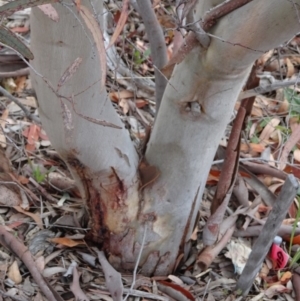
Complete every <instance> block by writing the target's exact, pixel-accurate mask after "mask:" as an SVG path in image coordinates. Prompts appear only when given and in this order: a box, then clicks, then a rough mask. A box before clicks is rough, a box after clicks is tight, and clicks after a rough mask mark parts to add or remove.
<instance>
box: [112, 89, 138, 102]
mask: <svg viewBox="0 0 300 301" xmlns="http://www.w3.org/2000/svg"><path fill="white" fill-rule="evenodd" d="M133 96H134V94H133V92H132V91H129V90H122V91H114V92H110V93H109V98H110V100H111V101H113V102H118V101H120V99H126V98H133Z"/></svg>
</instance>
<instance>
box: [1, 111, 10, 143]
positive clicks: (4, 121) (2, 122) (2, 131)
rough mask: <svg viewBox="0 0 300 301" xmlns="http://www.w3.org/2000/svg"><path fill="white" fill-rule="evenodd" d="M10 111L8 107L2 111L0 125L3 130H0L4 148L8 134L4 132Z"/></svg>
mask: <svg viewBox="0 0 300 301" xmlns="http://www.w3.org/2000/svg"><path fill="white" fill-rule="evenodd" d="M8 115H9V111H8V109H5V110H4V111H3V113H2V116H1V117H0V125H1V132H0V145H1V147H2V148H6V136H5V134H4V129H5V125H6V122H7V121H6V120H7V118H8Z"/></svg>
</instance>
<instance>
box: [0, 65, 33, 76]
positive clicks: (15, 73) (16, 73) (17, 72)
mask: <svg viewBox="0 0 300 301" xmlns="http://www.w3.org/2000/svg"><path fill="white" fill-rule="evenodd" d="M29 71H30V69H29V68H28V67H27V68H22V69H19V70H15V71H7V72H0V78H7V77H17V76H24V75H28V74H29Z"/></svg>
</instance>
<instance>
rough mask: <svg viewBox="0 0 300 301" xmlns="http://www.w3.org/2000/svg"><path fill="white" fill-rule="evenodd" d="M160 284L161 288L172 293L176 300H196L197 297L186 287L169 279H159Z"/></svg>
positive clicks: (171, 295)
mask: <svg viewBox="0 0 300 301" xmlns="http://www.w3.org/2000/svg"><path fill="white" fill-rule="evenodd" d="M158 283H159V284H160V285H159V289H160V290H161V291H162V292H164V293H166V294H168V295H170V297H172V298H174V299H175V300H182V301H184V300H191V301H195V297H194V296H193V295H192V294H191V293H190V292H189V291H188V290H187V289H185V288H184V287H182V286H180V285H178V284H175V283H171V282H168V281H164V280H160V281H158Z"/></svg>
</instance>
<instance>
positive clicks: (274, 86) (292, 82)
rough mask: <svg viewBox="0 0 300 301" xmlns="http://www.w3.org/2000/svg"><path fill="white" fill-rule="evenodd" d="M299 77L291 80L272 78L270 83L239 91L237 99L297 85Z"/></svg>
mask: <svg viewBox="0 0 300 301" xmlns="http://www.w3.org/2000/svg"><path fill="white" fill-rule="evenodd" d="M299 84H300V82H299V79H298V78H297V79H293V80H284V81H281V80H274V82H272V83H270V84H269V85H263V86H262V85H261V86H258V87H256V88H254V89H250V90H246V91H243V92H241V93H240V95H239V98H238V100H242V99H244V98H247V97H251V96H257V95H261V94H264V93H268V92H272V91H275V90H277V89H282V88H285V87H289V86H294V85H299Z"/></svg>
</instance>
